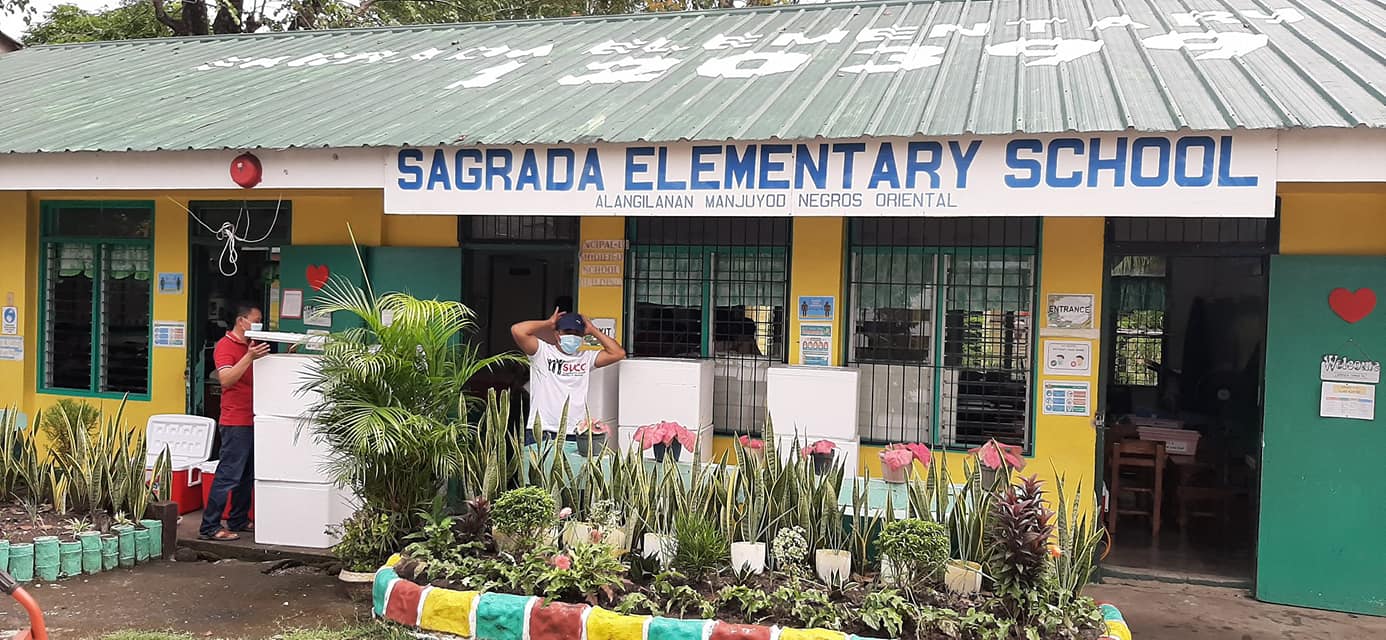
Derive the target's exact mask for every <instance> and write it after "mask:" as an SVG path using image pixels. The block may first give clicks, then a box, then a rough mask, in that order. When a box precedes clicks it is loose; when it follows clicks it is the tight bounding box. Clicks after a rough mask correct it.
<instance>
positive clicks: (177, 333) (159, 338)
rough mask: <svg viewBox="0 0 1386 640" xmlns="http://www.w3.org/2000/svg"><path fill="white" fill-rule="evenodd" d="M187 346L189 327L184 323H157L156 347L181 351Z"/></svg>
mask: <svg viewBox="0 0 1386 640" xmlns="http://www.w3.org/2000/svg"><path fill="white" fill-rule="evenodd" d="M186 344H187V325H185V324H184V323H182V322H155V323H154V346H155V347H167V348H176V349H181V348H183V347H184V346H185V345H186Z"/></svg>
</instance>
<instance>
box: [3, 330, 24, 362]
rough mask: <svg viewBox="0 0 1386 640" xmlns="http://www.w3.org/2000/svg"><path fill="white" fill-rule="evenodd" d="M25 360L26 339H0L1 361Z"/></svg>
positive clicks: (11, 337) (9, 337)
mask: <svg viewBox="0 0 1386 640" xmlns="http://www.w3.org/2000/svg"><path fill="white" fill-rule="evenodd" d="M23 359H24V338H21V337H19V336H4V337H0V360H3V361H9V362H18V361H20V360H23Z"/></svg>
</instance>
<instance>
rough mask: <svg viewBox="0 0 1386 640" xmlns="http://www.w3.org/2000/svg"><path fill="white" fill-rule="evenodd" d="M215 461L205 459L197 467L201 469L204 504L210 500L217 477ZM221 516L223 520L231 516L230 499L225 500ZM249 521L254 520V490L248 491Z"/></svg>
mask: <svg viewBox="0 0 1386 640" xmlns="http://www.w3.org/2000/svg"><path fill="white" fill-rule="evenodd" d="M217 462H219V461H218V460H208V461H206V462H204V463H202V464H200V465H198V468H199V469H202V504H204V505H205V504H207V503H208V502H211V495H212V482H213V481H215V480H216V479H217ZM234 493H235V492H232V494H233V495H234ZM221 517H222V519H223V520H225V519H226V518H229V517H231V501H230V500H227V501H226V509H225V510H224V511H222V513H221ZM250 521H251V522H254V521H255V492H254V491H251V492H250Z"/></svg>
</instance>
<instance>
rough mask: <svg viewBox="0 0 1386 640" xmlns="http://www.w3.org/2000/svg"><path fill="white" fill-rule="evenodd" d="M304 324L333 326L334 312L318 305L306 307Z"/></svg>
mask: <svg viewBox="0 0 1386 640" xmlns="http://www.w3.org/2000/svg"><path fill="white" fill-rule="evenodd" d="M303 324H304V325H306V326H309V327H329V328H330V327H331V326H332V313H331V312H329V311H325V310H322V309H319V308H317V307H304V309H303Z"/></svg>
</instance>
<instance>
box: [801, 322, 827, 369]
mask: <svg viewBox="0 0 1386 640" xmlns="http://www.w3.org/2000/svg"><path fill="white" fill-rule="evenodd" d="M799 363H800V364H805V365H808V366H811V367H829V366H832V364H833V326H832V325H830V324H805V325H801V326H800V327H799Z"/></svg>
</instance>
